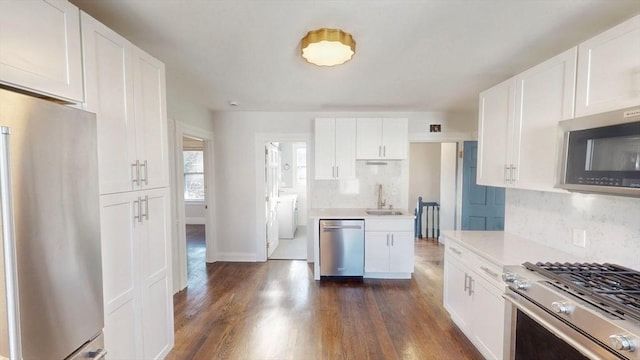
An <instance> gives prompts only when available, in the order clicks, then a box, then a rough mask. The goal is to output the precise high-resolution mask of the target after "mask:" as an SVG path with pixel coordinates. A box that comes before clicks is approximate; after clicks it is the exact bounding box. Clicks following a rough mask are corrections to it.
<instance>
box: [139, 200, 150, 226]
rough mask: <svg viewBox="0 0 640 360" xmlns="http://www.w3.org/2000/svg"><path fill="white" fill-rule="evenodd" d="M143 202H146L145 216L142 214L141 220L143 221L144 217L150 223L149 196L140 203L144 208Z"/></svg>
mask: <svg viewBox="0 0 640 360" xmlns="http://www.w3.org/2000/svg"><path fill="white" fill-rule="evenodd" d="M142 201H144V214H143V213H140V218H141V219H140V220H142V217H143V216H144V218H145V219H147V221H149V196H148V195H147V196H145V197H144V200H141V201H140V203H141V204H140V205H141V206H142Z"/></svg>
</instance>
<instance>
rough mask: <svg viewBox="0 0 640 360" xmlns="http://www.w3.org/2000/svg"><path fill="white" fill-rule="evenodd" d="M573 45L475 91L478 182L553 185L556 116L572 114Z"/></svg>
mask: <svg viewBox="0 0 640 360" xmlns="http://www.w3.org/2000/svg"><path fill="white" fill-rule="evenodd" d="M575 76H576V48H572V49H569V50H568V51H565V52H564V53H562V54H559V55H557V56H555V57H553V58H551V59H549V60H548V61H545V62H544V63H541V64H539V65H537V66H535V67H533V68H531V69H529V70H527V71H525V72H523V73H521V74H519V75H517V76H515V77H514V78H512V79H509V80H507V81H505V82H503V83H501V84H498V85H497V86H495V87H493V88H491V89H489V90H486V91H484V92H482V93H481V94H480V116H479V126H478V139H479V143H478V154H479V155H478V178H477V181H478V184H481V185H488V186H501V187H514V188H523V189H531V190H543V191H556V190H555V189H554V185H555V176H556V169H557V167H556V157H557V146H558V144H557V140H558V135H557V125H558V121H560V120H565V119H569V118H572V117H573V103H574V98H575V97H574V93H575V92H574V83H575Z"/></svg>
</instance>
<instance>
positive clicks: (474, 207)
mask: <svg viewBox="0 0 640 360" xmlns="http://www.w3.org/2000/svg"><path fill="white" fill-rule="evenodd" d="M477 159H478V142H477V141H465V142H464V156H463V160H462V168H463V170H462V172H463V174H462V178H463V179H462V230H504V188H498V187H492V186H482V185H478V183H477V182H476V176H477V168H478V166H477V163H478V162H477Z"/></svg>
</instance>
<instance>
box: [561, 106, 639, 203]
mask: <svg viewBox="0 0 640 360" xmlns="http://www.w3.org/2000/svg"><path fill="white" fill-rule="evenodd" d="M559 132H560V136H561V137H562V146H561V147H560V158H559V161H558V163H559V170H558V182H557V184H556V187H558V188H561V189H566V190H569V191H576V192H584V193H599V194H610V195H621V196H633V197H640V107H633V108H627V109H622V110H616V111H610V112H606V113H601V114H595V115H589V116H585V117H580V118H575V119H571V120H565V121H561V122H560V123H559Z"/></svg>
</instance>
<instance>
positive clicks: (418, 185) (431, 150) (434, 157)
mask: <svg viewBox="0 0 640 360" xmlns="http://www.w3.org/2000/svg"><path fill="white" fill-rule="evenodd" d="M409 155H410V165H409V179H410V180H409V207H412V208H415V204H416V201H417V200H418V196H422V200H423V201H435V202H440V160H441V159H440V156H441V153H440V143H411V145H410V146H409Z"/></svg>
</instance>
